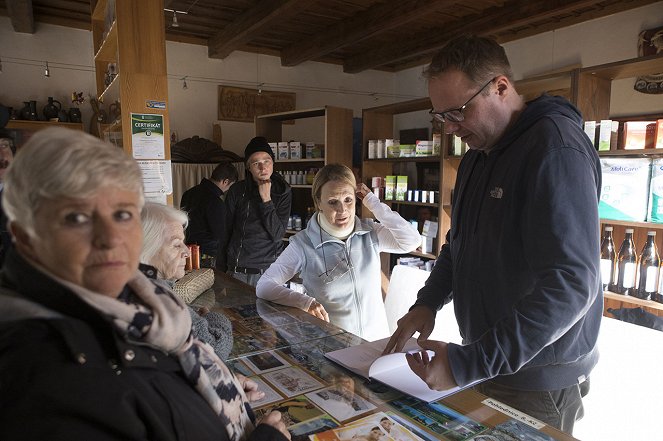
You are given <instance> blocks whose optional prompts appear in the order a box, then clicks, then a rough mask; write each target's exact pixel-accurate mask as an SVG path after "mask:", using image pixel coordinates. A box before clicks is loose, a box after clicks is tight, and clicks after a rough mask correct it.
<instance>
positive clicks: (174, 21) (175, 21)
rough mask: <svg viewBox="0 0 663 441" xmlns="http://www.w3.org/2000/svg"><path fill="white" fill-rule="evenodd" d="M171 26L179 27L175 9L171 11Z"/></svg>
mask: <svg viewBox="0 0 663 441" xmlns="http://www.w3.org/2000/svg"><path fill="white" fill-rule="evenodd" d="M173 27H174V28H179V27H180V24H179V23H178V22H177V11H173Z"/></svg>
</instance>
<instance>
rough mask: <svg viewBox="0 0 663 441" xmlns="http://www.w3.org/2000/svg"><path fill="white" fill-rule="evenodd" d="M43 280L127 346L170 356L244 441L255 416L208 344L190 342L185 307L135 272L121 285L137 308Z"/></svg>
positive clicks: (231, 435) (237, 438)
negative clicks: (63, 290) (86, 308)
mask: <svg viewBox="0 0 663 441" xmlns="http://www.w3.org/2000/svg"><path fill="white" fill-rule="evenodd" d="M40 269H41V270H42V271H43V268H40ZM49 276H50V277H52V278H54V279H56V280H57V281H58V282H59V283H61V284H62V285H64V286H66V287H67V288H68V289H70V290H71V291H72V292H73V293H74V294H75V295H77V296H78V297H79V298H81V300H83V301H84V302H85V303H87V304H89V305H90V306H92V307H93V308H95V309H96V310H98V311H100V312H101V313H102V314H104V315H105V316H107V317H109V318H110V319H111V321H112V323H113V325H114V326H115V328H116V329H117V330H118V331H119V332H120V334H121V335H123V336H124V338H125V339H126V340H127V341H130V342H132V343H135V344H142V345H146V346H150V347H153V348H157V349H160V350H162V351H165V352H167V353H168V354H171V355H173V356H175V357H176V358H177V359H178V360H179V362H180V365H181V366H182V369H183V371H184V373H185V375H186V377H187V378H188V380H189V381H190V382H191V384H192V385H193V386H194V387H195V389H196V390H197V391H198V393H199V394H200V395H202V396H203V398H204V399H205V400H206V401H207V403H209V405H210V406H211V407H212V409H213V410H214V412H215V413H216V414H217V415H218V416H219V418H220V420H221V422H222V423H223V425H224V426H225V428H226V430H227V432H228V436H229V438H230V439H231V440H233V441H241V440H245V439H246V438H247V437H248V435H249V434H250V433H251V432H252V431H253V429H254V420H255V415H254V414H253V410H251V406H250V405H249V400H248V399H247V397H246V394H245V393H244V389H243V387H242V385H241V384H240V382H239V380H238V379H237V377H236V376H235V375H234V374H233V373H232V372H230V370H229V369H228V367H227V366H226V365H225V363H224V362H223V361H221V359H219V357H218V356H217V355H216V354H215V353H214V349H212V347H211V346H210V345H208V344H207V343H204V342H202V341H200V340H198V339H195V338H193V336H192V335H191V317H190V316H189V311H188V310H187V308H186V305H185V304H184V303H183V302H182V301H181V300H180V299H179V298H178V297H177V296H176V295H174V294H173V293H172V291H170V290H169V289H168V288H167V287H166V286H164V285H161V284H160V282H158V281H152V280H150V279H148V278H147V277H145V275H143V274H142V273H140V272H139V271H137V272H136V275H135V276H134V277H133V278H132V279H131V280H130V281H129V282H128V284H127V285H128V286H129V288H130V289H131V290H132V291H133V293H134V294H136V296H137V297H138V298H139V299H140V300H141V302H142V304H137V303H123V302H122V301H120V300H118V299H114V298H111V297H108V296H104V295H100V294H98V293H94V292H92V291H89V290H87V289H85V288H83V287H81V286H78V285H75V284H72V283H70V282H67V281H65V280H62V279H59V278H58V277H55V276H53V275H52V274H49Z"/></svg>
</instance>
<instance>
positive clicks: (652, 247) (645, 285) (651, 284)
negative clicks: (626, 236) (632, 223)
mask: <svg viewBox="0 0 663 441" xmlns="http://www.w3.org/2000/svg"><path fill="white" fill-rule="evenodd" d="M638 261H639V262H640V263H639V265H638V286H637V289H635V290H633V295H634V296H635V297H637V298H639V299H645V300H648V299H649V298H650V297H651V296H652V294H656V291H657V288H658V272H659V270H658V269H659V266H660V264H661V259H660V258H659V256H658V249H657V248H656V231H649V232H647V242H646V243H645V246H644V247H642V253H640V258H639V259H638Z"/></svg>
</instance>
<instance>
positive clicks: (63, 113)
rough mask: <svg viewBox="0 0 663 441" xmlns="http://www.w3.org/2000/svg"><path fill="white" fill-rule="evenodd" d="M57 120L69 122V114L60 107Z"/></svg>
mask: <svg viewBox="0 0 663 441" xmlns="http://www.w3.org/2000/svg"><path fill="white" fill-rule="evenodd" d="M58 121H60V122H69V115H68V114H67V111H66V110H64V109H61V110H60V111H59V112H58Z"/></svg>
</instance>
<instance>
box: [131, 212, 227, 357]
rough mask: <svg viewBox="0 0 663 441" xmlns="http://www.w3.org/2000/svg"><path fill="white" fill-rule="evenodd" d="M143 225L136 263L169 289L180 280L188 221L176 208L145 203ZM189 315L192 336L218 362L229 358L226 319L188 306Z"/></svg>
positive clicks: (149, 275) (221, 315)
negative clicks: (141, 249) (204, 346)
mask: <svg viewBox="0 0 663 441" xmlns="http://www.w3.org/2000/svg"><path fill="white" fill-rule="evenodd" d="M141 221H142V224H143V251H142V252H141V254H140V261H141V262H142V263H144V264H147V265H149V267H147V268H146V270H145V271H143V272H144V273H145V274H146V275H147V276H148V277H155V276H154V275H153V274H150V273H153V271H150V270H151V267H154V269H155V270H156V278H158V279H161V280H163V281H165V282H166V283H168V285H169V286H170V287H171V288H172V287H173V286H174V284H175V282H176V281H177V280H179V279H181V278H182V277H184V267H185V265H186V258H187V256H188V255H189V249H188V247H187V246H186V245H185V244H184V229H185V228H186V226H187V224H188V222H189V218H188V216H187V214H186V213H185V212H184V211H182V210H178V209H177V208H173V207H169V206H167V205H163V204H158V203H155V202H146V203H145V206H144V207H143V211H142V213H141ZM188 308H189V314H190V315H191V322H192V326H193V336H194V337H196V338H197V339H199V340H202V341H204V342H205V343H208V344H209V345H210V346H212V347H213V348H214V352H216V355H218V356H219V358H220V359H221V360H225V359H227V358H228V355H230V351H231V350H232V347H233V338H232V324H231V323H230V320H229V319H228V317H226V316H225V315H223V314H220V313H217V312H209V311H207V310H206V308H201V310H199V311H195V310H194V309H193V308H192V307H191V306H189V307H188Z"/></svg>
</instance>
